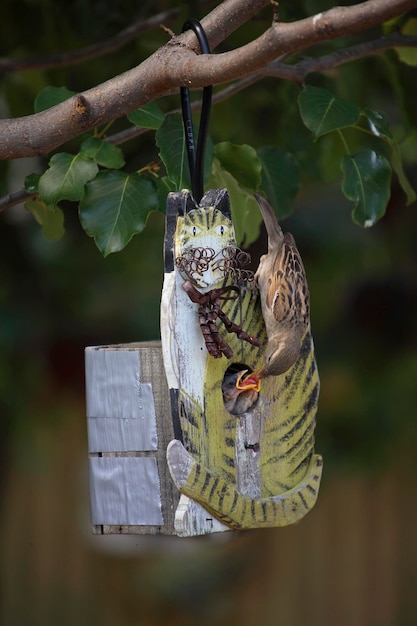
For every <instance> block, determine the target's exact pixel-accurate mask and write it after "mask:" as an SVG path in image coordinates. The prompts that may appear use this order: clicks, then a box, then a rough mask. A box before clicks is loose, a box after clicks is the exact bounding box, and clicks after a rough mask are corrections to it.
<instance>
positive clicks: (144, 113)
mask: <svg viewBox="0 0 417 626" xmlns="http://www.w3.org/2000/svg"><path fill="white" fill-rule="evenodd" d="M127 119H128V120H129V122H132V124H134V125H135V126H140V127H141V128H154V129H158V128H160V126H162V122H163V121H164V119H165V115H164V113H162V111H161V109H160V108H159V106H158V105H157V104H156V102H150V103H149V104H146V105H145V106H144V107H141V108H140V109H136V111H132V113H129V114H128V116H127Z"/></svg>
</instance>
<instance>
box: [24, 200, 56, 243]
mask: <svg viewBox="0 0 417 626" xmlns="http://www.w3.org/2000/svg"><path fill="white" fill-rule="evenodd" d="M25 208H26V209H27V210H28V211H30V212H31V213H32V215H33V216H34V218H35V220H36V221H37V222H38V224H40V225H41V226H42V232H43V234H44V236H45V237H46V239H49V241H58V239H61V237H62V236H63V235H64V233H65V228H64V214H63V212H62V211H61V209H60V208H59V207H57V208H56V209H54V208H53V207H50V206H48V205H46V204H45V203H44V202H43V201H42V200H41V199H40V198H36V199H33V200H27V201H26V202H25Z"/></svg>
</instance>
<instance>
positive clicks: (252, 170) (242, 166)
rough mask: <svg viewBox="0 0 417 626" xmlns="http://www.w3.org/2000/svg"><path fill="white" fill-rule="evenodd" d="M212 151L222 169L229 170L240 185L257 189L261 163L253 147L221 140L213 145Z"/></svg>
mask: <svg viewBox="0 0 417 626" xmlns="http://www.w3.org/2000/svg"><path fill="white" fill-rule="evenodd" d="M214 151H215V155H216V157H217V158H218V159H219V161H220V163H221V165H222V167H223V169H225V170H227V171H228V172H230V173H231V174H232V176H234V178H236V180H237V181H238V183H239V184H240V185H242V186H243V187H246V188H247V189H250V190H252V191H257V190H258V189H259V185H260V184H261V170H262V164H261V162H260V160H259V158H258V155H257V154H256V150H255V148H252V146H248V145H247V144H243V145H240V146H238V145H235V144H233V143H230V141H223V142H222V143H218V144H216V145H215V147H214Z"/></svg>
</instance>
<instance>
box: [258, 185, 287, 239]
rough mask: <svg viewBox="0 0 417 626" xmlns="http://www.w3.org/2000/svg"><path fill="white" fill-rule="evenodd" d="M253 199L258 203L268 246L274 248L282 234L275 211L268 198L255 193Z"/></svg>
mask: <svg viewBox="0 0 417 626" xmlns="http://www.w3.org/2000/svg"><path fill="white" fill-rule="evenodd" d="M255 200H256V201H257V203H258V204H259V209H260V211H261V213H262V217H263V220H264V222H265V227H266V231H267V233H268V244H269V247H270V248H276V247H277V246H278V245H279V244H280V243H281V241H282V239H283V237H284V235H283V234H282V230H281V227H280V225H279V224H278V220H277V217H276V215H275V211H274V209H273V207H272V205H271V204H270V203H269V202H268V200H267V199H266V198H264V197H263V196H261V195H259V194H258V193H255Z"/></svg>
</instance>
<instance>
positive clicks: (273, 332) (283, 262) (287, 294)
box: [237, 194, 310, 390]
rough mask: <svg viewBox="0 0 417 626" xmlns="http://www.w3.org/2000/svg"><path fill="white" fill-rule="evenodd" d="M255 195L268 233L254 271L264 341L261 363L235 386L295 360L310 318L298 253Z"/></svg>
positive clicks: (273, 372)
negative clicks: (262, 321)
mask: <svg viewBox="0 0 417 626" xmlns="http://www.w3.org/2000/svg"><path fill="white" fill-rule="evenodd" d="M255 198H256V200H257V202H258V204H259V208H260V211H261V213H262V217H263V220H264V223H265V227H266V231H267V233H268V253H267V254H265V255H263V256H262V257H261V259H260V262H259V267H258V269H257V270H256V273H255V281H256V285H257V287H258V289H259V293H260V299H261V308H262V315H263V318H264V322H265V328H266V333H267V336H268V343H267V346H266V349H265V365H264V366H263V367H262V368H261V369H260V370H257V371H255V372H253V373H252V374H250V375H249V376H247V377H246V378H243V377H241V378H240V379H239V380H238V381H237V385H238V389H241V390H243V389H245V388H247V387H248V386H249V387H251V388H252V387H253V385H255V384H256V383H257V382H258V383H259V380H260V379H261V378H266V377H267V376H278V375H279V374H284V372H286V371H287V370H288V369H289V368H290V367H291V366H292V365H294V363H295V362H296V361H297V359H298V356H299V354H300V348H301V340H302V338H303V336H304V334H305V332H306V329H307V326H308V324H309V318H310V297H309V291H308V285H307V279H306V275H305V271H304V266H303V262H302V260H301V256H300V253H299V252H298V249H297V246H296V244H295V241H294V237H293V236H292V235H291V234H290V233H285V234H283V232H282V230H281V228H280V226H279V224H278V221H277V218H276V216H275V212H274V209H273V208H272V206H271V205H270V203H269V202H268V201H267V200H266V199H265V198H264V197H263V196H260V195H258V194H255Z"/></svg>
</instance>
